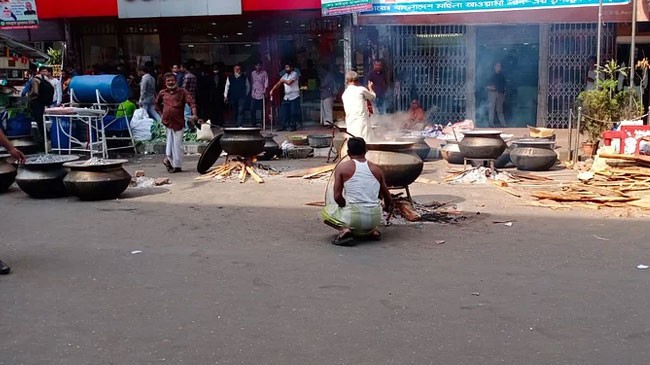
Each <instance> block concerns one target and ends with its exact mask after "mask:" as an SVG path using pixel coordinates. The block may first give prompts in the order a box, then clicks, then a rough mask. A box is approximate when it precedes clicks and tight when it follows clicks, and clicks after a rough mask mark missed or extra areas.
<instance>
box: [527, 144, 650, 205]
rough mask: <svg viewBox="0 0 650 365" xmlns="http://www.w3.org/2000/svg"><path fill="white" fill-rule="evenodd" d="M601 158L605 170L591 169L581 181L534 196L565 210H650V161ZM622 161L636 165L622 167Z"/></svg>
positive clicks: (605, 156)
mask: <svg viewBox="0 0 650 365" xmlns="http://www.w3.org/2000/svg"><path fill="white" fill-rule="evenodd" d="M598 158H599V159H603V160H604V162H605V164H604V165H603V166H605V167H604V168H595V169H594V168H592V170H590V171H587V172H582V173H580V174H579V175H578V179H579V180H580V181H579V182H572V183H570V184H561V185H560V186H558V188H557V189H552V190H551V189H545V190H539V191H535V192H533V193H532V196H533V197H534V198H537V199H539V200H540V201H542V202H555V203H556V204H557V203H559V204H560V205H561V207H566V208H569V207H572V206H574V205H578V206H582V207H587V208H595V209H600V208H602V207H614V208H629V207H635V208H642V209H650V158H648V157H646V156H630V155H617V154H600V155H599V157H598ZM621 161H627V162H630V161H633V162H634V163H632V164H630V163H627V164H621ZM549 207H552V206H549Z"/></svg>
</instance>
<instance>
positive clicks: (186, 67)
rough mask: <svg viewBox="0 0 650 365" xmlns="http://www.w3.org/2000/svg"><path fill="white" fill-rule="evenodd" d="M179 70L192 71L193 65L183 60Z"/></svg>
mask: <svg viewBox="0 0 650 365" xmlns="http://www.w3.org/2000/svg"><path fill="white" fill-rule="evenodd" d="M181 71H183V72H189V71H194V65H193V64H190V63H188V62H183V63H181Z"/></svg>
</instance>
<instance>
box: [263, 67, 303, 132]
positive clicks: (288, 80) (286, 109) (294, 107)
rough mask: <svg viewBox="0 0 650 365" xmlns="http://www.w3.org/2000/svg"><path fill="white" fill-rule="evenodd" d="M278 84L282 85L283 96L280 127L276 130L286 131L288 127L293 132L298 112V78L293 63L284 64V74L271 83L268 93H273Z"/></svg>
mask: <svg viewBox="0 0 650 365" xmlns="http://www.w3.org/2000/svg"><path fill="white" fill-rule="evenodd" d="M280 85H283V86H284V97H283V99H282V105H281V106H280V121H281V122H282V127H281V128H280V129H278V131H286V130H287V129H288V130H289V131H290V132H293V131H295V130H296V125H297V122H298V116H299V114H300V80H299V76H298V73H296V71H295V70H294V69H293V65H292V64H291V63H289V62H287V63H286V64H285V65H284V74H283V75H282V77H281V78H280V80H279V81H278V82H277V83H276V84H275V85H273V88H272V89H271V92H270V93H271V94H273V92H274V91H275V89H277V88H278V87H280Z"/></svg>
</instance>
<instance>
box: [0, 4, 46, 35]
mask: <svg viewBox="0 0 650 365" xmlns="http://www.w3.org/2000/svg"><path fill="white" fill-rule="evenodd" d="M34 28H38V15H36V1H35V0H4V1H0V29H34Z"/></svg>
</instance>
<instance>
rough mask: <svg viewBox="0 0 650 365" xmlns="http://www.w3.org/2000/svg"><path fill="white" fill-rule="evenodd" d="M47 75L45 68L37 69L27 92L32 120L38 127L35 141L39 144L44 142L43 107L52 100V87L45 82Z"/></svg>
mask: <svg viewBox="0 0 650 365" xmlns="http://www.w3.org/2000/svg"><path fill="white" fill-rule="evenodd" d="M48 75H49V71H48V70H47V67H45V66H41V67H39V69H38V75H36V76H34V78H33V79H32V82H31V89H30V91H29V108H30V111H31V114H32V118H34V121H36V125H37V127H38V136H36V139H37V140H38V141H40V142H44V141H45V129H44V126H43V113H45V107H46V106H49V105H51V104H52V100H53V99H54V87H53V86H52V84H50V82H49V81H47V78H48Z"/></svg>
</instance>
